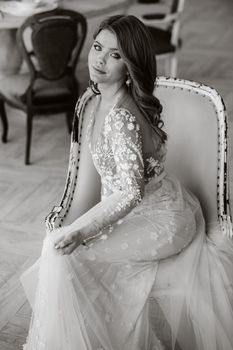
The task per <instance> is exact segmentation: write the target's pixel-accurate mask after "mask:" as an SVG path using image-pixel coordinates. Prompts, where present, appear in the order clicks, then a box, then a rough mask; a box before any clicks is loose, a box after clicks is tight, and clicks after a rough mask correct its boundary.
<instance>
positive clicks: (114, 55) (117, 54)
mask: <svg viewBox="0 0 233 350" xmlns="http://www.w3.org/2000/svg"><path fill="white" fill-rule="evenodd" d="M111 56H112V57H113V58H115V59H117V60H119V59H120V58H121V55H120V54H119V53H117V52H113V53H112V54H111Z"/></svg>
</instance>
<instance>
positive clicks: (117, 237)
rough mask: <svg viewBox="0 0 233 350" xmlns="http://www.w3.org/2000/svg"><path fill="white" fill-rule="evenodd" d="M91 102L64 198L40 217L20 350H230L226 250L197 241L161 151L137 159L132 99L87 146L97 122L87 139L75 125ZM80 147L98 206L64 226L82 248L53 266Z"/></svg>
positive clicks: (191, 210) (187, 200) (187, 196)
mask: <svg viewBox="0 0 233 350" xmlns="http://www.w3.org/2000/svg"><path fill="white" fill-rule="evenodd" d="M94 98H96V97H94V95H93V93H92V91H91V90H90V89H88V90H87V91H86V92H85V93H84V95H83V96H82V98H81V99H80V100H79V101H78V103H77V107H76V116H75V120H74V128H73V134H72V142H71V152H70V162H69V169H68V175H67V181H66V187H65V191H64V194H63V197H62V201H61V204H60V206H58V207H55V208H54V210H53V211H52V212H51V213H50V215H49V216H48V217H47V225H48V226H49V225H50V227H51V225H52V226H53V228H54V230H53V231H52V232H51V231H50V230H47V235H46V237H45V240H44V243H43V249H42V254H41V257H40V259H39V260H38V261H37V262H36V264H35V265H33V266H32V267H31V268H30V269H29V270H27V271H26V272H25V273H24V275H23V276H22V283H23V285H24V288H25V291H26V294H27V296H28V298H29V301H30V303H31V305H32V308H33V315H32V319H31V324H30V329H29V334H28V337H27V341H26V344H25V345H24V350H162V349H164V350H165V349H166V350H171V349H176V350H177V349H179V350H232V349H233V331H232V330H233V311H232V307H233V300H232V280H233V276H232V270H231V268H232V266H233V265H232V264H233V244H232V241H231V240H230V239H227V238H226V240H227V241H226V240H225V241H224V242H226V243H224V242H223V243H221V244H219V245H218V246H217V245H216V244H215V241H214V239H211V238H207V237H206V234H205V231H206V229H205V222H204V219H203V215H202V211H201V207H200V204H199V202H198V200H197V199H196V197H195V196H194V195H193V194H192V193H190V192H189V191H187V190H186V189H184V188H183V187H182V186H181V185H180V183H179V182H178V181H177V180H176V179H174V178H172V177H170V176H168V175H167V174H166V173H165V171H164V160H165V154H166V148H165V146H164V144H163V143H162V142H158V140H157V139H158V137H156V135H155V136H154V139H153V142H154V148H153V152H152V151H151V152H150V153H147V152H145V150H144V149H143V144H142V133H141V126H140V124H139V123H138V121H137V119H136V117H135V114H136V113H137V110H136V109H135V108H134V107H133V106H132V103H131V102H130V101H128V102H127V99H126V100H124V101H123V102H121V104H116V105H114V106H113V107H112V109H111V110H110V112H109V113H108V115H107V116H106V118H105V120H104V124H103V128H102V131H101V134H100V136H99V137H98V139H97V141H96V142H95V143H93V142H92V132H93V125H94V113H92V115H91V116H90V120H89V121H88V126H87V128H86V129H85V126H84V125H85V120H83V119H84V118H83V115H84V111H85V109H86V108H88V105H89V102H90V101H92V100H93V99H94ZM130 103H131V104H130ZM132 111H134V112H135V114H134V113H133V112H132ZM83 129H85V130H86V135H87V136H86V138H85V139H84V138H83V136H82V130H83ZM84 134H85V133H84ZM81 140H82V142H81ZM85 142H86V144H88V147H89V148H88V149H89V152H90V153H91V156H92V159H93V163H94V165H95V168H96V169H97V171H98V173H99V175H100V177H101V186H102V187H101V200H100V201H99V202H98V201H96V203H95V205H93V206H92V207H91V208H89V209H88V210H87V211H86V212H85V213H82V215H79V218H78V219H77V220H76V221H75V223H73V224H72V223H70V224H69V225H70V226H72V225H75V226H74V227H75V228H76V229H78V228H82V229H83V230H84V232H86V234H87V236H88V239H87V242H88V243H87V245H86V246H83V245H81V246H79V247H78V248H77V249H76V250H75V251H74V252H73V253H72V254H70V255H64V256H61V255H59V254H58V253H57V251H56V250H55V249H54V239H55V238H56V235H57V234H59V227H60V226H63V225H64V224H65V223H66V218H67V217H69V214H70V212H71V211H72V204H73V203H74V201H75V198H76V191H77V187H78V186H80V184H78V181H79V165H80V164H79V163H80V162H81V158H82V152H83V149H84V148H82V147H83V144H85ZM80 157H81V158H80ZM84 158H85V157H83V158H82V159H83V161H84ZM80 171H81V167H80ZM90 186H92V184H91V181H90ZM80 188H81V189H82V190H83V191H84V192H85V191H88V188H87V187H86V188H84V189H83V186H80ZM77 210H78V209H77ZM214 237H215V231H214V230H213V235H212V238H214Z"/></svg>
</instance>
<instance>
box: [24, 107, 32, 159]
mask: <svg viewBox="0 0 233 350" xmlns="http://www.w3.org/2000/svg"><path fill="white" fill-rule="evenodd" d="M32 118H33V114H32V112H31V111H30V110H28V112H27V127H26V128H27V131H26V151H25V164H26V165H29V164H30V148H31V138H32Z"/></svg>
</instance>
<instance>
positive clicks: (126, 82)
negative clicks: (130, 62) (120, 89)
mask: <svg viewBox="0 0 233 350" xmlns="http://www.w3.org/2000/svg"><path fill="white" fill-rule="evenodd" d="M125 84H126V85H127V87H128V88H129V87H130V84H131V78H130V75H129V73H127V79H126V81H125Z"/></svg>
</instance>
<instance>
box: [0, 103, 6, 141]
mask: <svg viewBox="0 0 233 350" xmlns="http://www.w3.org/2000/svg"><path fill="white" fill-rule="evenodd" d="M0 116H1V120H2V126H3V131H2V142H4V143H6V142H7V134H8V120H7V116H6V110H5V106H4V101H2V100H0Z"/></svg>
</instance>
